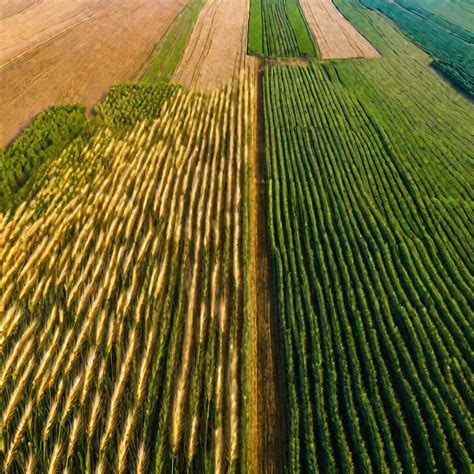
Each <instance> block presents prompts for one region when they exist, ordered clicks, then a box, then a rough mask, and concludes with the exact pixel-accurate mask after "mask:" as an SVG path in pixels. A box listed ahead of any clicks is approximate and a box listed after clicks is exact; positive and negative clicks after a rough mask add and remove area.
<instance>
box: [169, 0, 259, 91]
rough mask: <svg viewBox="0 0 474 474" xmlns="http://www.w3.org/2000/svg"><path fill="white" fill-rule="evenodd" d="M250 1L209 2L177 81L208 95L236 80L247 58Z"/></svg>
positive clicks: (227, 0)
mask: <svg viewBox="0 0 474 474" xmlns="http://www.w3.org/2000/svg"><path fill="white" fill-rule="evenodd" d="M248 15H249V2H248V0H209V1H208V2H207V3H206V5H205V6H204V8H203V9H202V11H201V13H200V15H199V18H198V21H197V23H196V26H195V27H194V30H193V33H192V35H191V38H190V41H189V44H188V47H187V48H186V51H185V53H184V55H183V58H182V59H181V62H180V64H179V65H178V67H177V69H176V71H175V74H174V76H173V81H174V82H176V83H179V84H184V85H186V86H189V87H193V88H195V89H197V90H200V91H206V90H209V89H211V88H214V87H218V86H221V85H222V84H224V83H226V82H227V81H229V80H231V79H233V78H236V77H237V76H238V73H239V71H240V70H241V68H242V67H244V66H245V64H246V63H247V62H248V61H253V58H250V57H247V56H246V52H247V20H248Z"/></svg>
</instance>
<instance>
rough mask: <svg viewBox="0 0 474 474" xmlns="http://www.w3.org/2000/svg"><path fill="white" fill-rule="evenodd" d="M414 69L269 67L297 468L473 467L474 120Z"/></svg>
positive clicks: (281, 298)
mask: <svg viewBox="0 0 474 474" xmlns="http://www.w3.org/2000/svg"><path fill="white" fill-rule="evenodd" d="M395 71H396V74H395ZM416 73H417V64H416V63H412V64H410V67H407V66H406V65H404V64H401V63H400V62H398V61H388V62H378V63H377V64H373V63H370V62H368V61H353V62H341V63H334V64H330V65H325V66H311V67H307V68H284V67H274V68H270V69H269V70H267V71H266V72H265V74H264V78H263V81H264V96H265V105H264V107H265V137H266V138H265V139H266V146H265V148H266V156H267V163H268V167H269V169H270V176H269V180H270V183H269V188H268V193H269V201H270V214H271V219H270V221H269V226H270V233H271V235H272V244H273V250H272V253H273V258H274V265H275V271H276V274H277V282H278V283H277V288H278V307H279V317H280V324H281V326H282V327H283V329H284V334H285V349H286V356H285V361H286V367H287V369H286V370H287V378H288V384H289V400H288V403H289V406H290V412H291V413H292V416H291V417H290V420H291V428H290V433H291V442H290V461H289V462H290V464H289V466H290V469H291V470H292V471H293V472H300V470H301V469H302V468H303V466H305V467H308V466H309V467H310V470H311V471H313V472H314V470H316V469H317V468H318V466H319V468H323V467H324V468H332V469H340V470H341V471H343V472H344V471H347V470H349V469H353V468H355V469H356V470H357V471H367V470H370V469H374V470H377V471H378V470H380V471H396V472H399V471H401V470H402V469H403V470H409V469H410V467H411V468H414V467H415V466H418V468H419V469H420V471H422V472H426V470H429V471H431V470H433V469H434V468H438V469H440V470H441V471H443V472H452V471H453V469H454V468H457V469H460V470H461V471H464V472H467V470H468V468H469V465H470V456H469V452H470V449H471V448H470V430H471V424H470V422H469V407H470V405H471V403H472V399H471V398H470V396H469V395H468V392H466V390H468V387H469V374H470V369H469V361H470V360H471V355H472V354H471V350H470V349H471V344H472V342H473V341H472V337H473V333H472V326H471V321H470V318H469V316H468V315H472V310H473V304H472V292H471V288H472V260H471V256H472V251H473V250H474V249H473V248H472V244H471V240H472V239H470V233H471V230H472V229H471V228H470V222H471V219H472V189H471V188H470V179H472V170H471V171H469V162H470V161H471V162H472V159H473V158H474V154H473V153H472V150H470V148H469V144H468V142H467V141H466V139H465V138H464V136H465V132H466V130H465V129H464V128H463V125H462V123H463V114H468V115H469V114H470V117H471V118H474V115H473V114H472V111H471V110H470V105H468V104H466V103H463V104H460V105H459V110H457V111H456V113H451V114H450V113H446V112H445V111H446V110H448V108H449V106H450V104H451V103H452V101H453V100H456V97H455V93H453V92H452V91H450V90H449V89H448V87H447V86H445V85H442V84H440V85H439V86H440V87H439V88H438V89H437V90H436V93H434V91H429V89H428V90H427V89H426V87H427V86H428V84H427V83H425V84H424V83H423V81H417V80H416V79H413V76H415V77H416ZM407 83H409V84H411V87H410V89H409V90H406V84H407ZM415 87H419V88H420V89H419V90H418V89H416V88H415ZM295 90H297V91H298V93H297V94H294V92H292V91H295ZM420 92H422V93H423V100H421V101H419V100H414V97H419V95H420ZM427 110H429V111H430V115H431V117H432V119H431V120H426V119H425V117H426V111H427ZM453 124H457V127H456V131H457V132H458V133H452V134H450V136H449V137H446V135H445V130H446V128H447V127H448V126H453ZM463 130H464V133H463ZM448 361H450V362H448Z"/></svg>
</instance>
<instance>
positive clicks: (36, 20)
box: [0, 0, 186, 146]
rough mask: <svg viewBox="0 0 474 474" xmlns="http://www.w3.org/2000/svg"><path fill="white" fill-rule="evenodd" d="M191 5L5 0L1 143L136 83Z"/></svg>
mask: <svg viewBox="0 0 474 474" xmlns="http://www.w3.org/2000/svg"><path fill="white" fill-rule="evenodd" d="M185 3H186V0H101V1H98V0H78V1H74V0H70V1H59V0H43V1H35V2H31V1H27V0H25V1H21V0H20V1H19V2H8V1H7V2H6V1H4V0H0V90H1V94H0V117H1V122H0V146H2V145H5V144H6V143H8V142H9V141H10V140H11V139H12V138H13V137H14V136H15V135H16V134H17V133H18V132H19V131H20V130H21V129H22V128H23V127H24V126H25V125H27V124H28V123H29V122H30V121H31V119H32V118H33V117H34V116H35V115H36V114H38V113H39V112H41V111H42V110H44V109H45V108H47V107H49V106H50V105H53V104H58V103H68V102H80V103H83V104H85V105H87V106H88V107H92V106H93V105H95V104H96V103H97V102H98V101H99V100H100V98H101V96H102V95H103V94H104V92H105V91H106V90H107V89H108V88H109V87H110V86H111V85H113V84H114V83H116V82H120V81H127V80H131V79H132V78H133V77H134V75H135V74H136V72H137V71H138V70H139V69H140V67H141V65H142V63H143V62H144V61H145V59H146V58H147V56H148V55H149V54H150V51H151V50H152V49H153V47H154V46H155V44H156V43H157V42H158V41H159V40H160V38H161V37H162V35H163V34H164V33H165V31H166V29H167V28H168V26H169V25H170V23H171V22H172V21H173V19H174V18H175V17H176V15H177V13H178V12H179V11H180V10H181V8H182V7H183V6H184V4H185ZM11 5H16V7H15V8H14V7H13V6H11Z"/></svg>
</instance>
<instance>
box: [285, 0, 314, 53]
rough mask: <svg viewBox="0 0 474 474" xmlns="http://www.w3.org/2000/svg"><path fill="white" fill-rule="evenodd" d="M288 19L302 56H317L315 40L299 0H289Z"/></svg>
mask: <svg viewBox="0 0 474 474" xmlns="http://www.w3.org/2000/svg"><path fill="white" fill-rule="evenodd" d="M287 9H288V19H289V21H290V24H291V27H292V28H293V32H294V33H295V36H296V39H297V41H298V49H299V50H300V54H301V56H311V57H314V56H317V50H316V47H315V42H314V40H313V38H312V36H311V33H310V32H309V28H308V24H307V23H306V20H305V17H304V14H303V12H302V10H301V6H300V2H299V0H287Z"/></svg>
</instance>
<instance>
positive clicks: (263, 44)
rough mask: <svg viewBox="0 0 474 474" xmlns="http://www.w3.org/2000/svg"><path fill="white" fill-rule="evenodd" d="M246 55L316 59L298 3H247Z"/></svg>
mask: <svg viewBox="0 0 474 474" xmlns="http://www.w3.org/2000/svg"><path fill="white" fill-rule="evenodd" d="M248 51H249V54H256V55H260V56H271V57H275V56H277V57H281V56H283V57H299V56H307V57H314V56H316V52H317V49H316V46H315V43H314V40H313V38H312V35H311V33H310V31H309V29H308V25H307V23H306V20H305V18H304V16H303V13H302V11H301V7H300V4H299V2H298V0H251V2H250V19H249V38H248Z"/></svg>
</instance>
